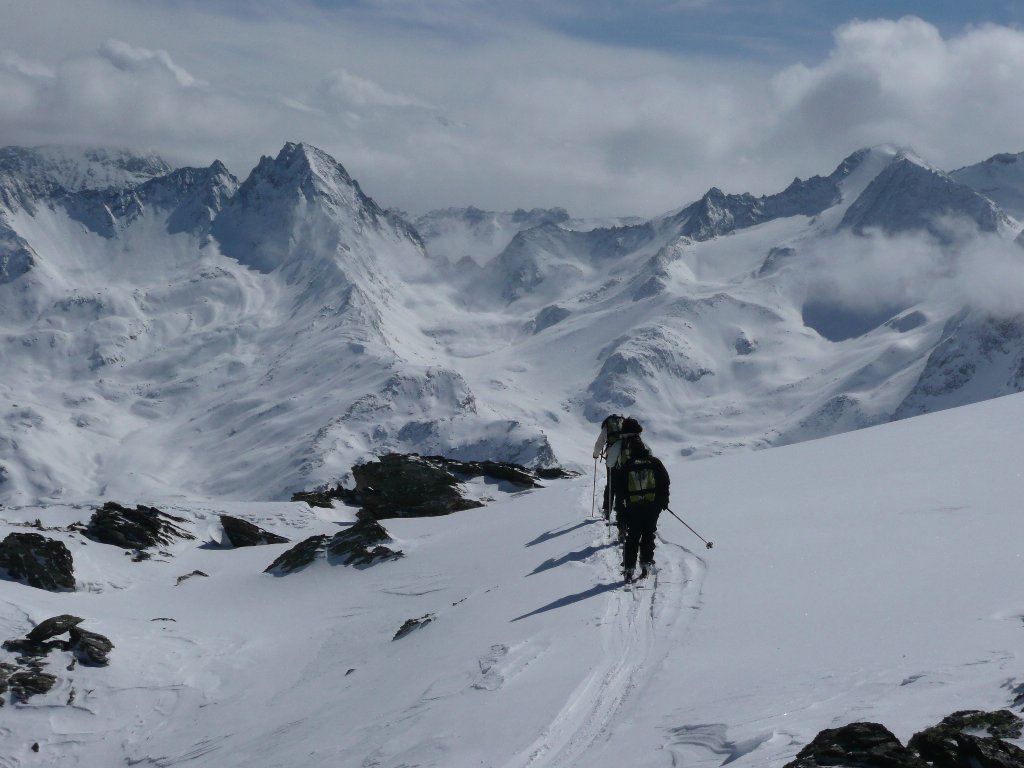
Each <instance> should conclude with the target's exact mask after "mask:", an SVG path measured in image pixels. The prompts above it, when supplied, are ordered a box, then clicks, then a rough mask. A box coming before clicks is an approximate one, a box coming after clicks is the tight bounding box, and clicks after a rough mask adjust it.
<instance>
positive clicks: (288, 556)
mask: <svg viewBox="0 0 1024 768" xmlns="http://www.w3.org/2000/svg"><path fill="white" fill-rule="evenodd" d="M391 541H392V538H391V536H390V535H388V532H387V531H386V530H384V527H383V526H382V525H381V524H380V523H377V522H375V521H372V520H361V521H359V522H357V523H356V524H355V525H353V526H352V527H351V528H349V529H348V530H345V531H342V532H341V533H338V534H335V535H334V536H327V535H326V534H322V535H320V536H311V537H310V538H308V539H306V540H305V541H302V542H299V543H298V544H297V545H295V546H294V547H292V548H291V549H289V550H288V551H287V552H285V553H283V554H282V555H281V556H280V557H278V558H277V559H276V560H274V562H273V563H271V564H270V565H269V566H268V567H267V568H266V570H265V571H264V573H272V574H273V575H275V576H285V575H287V574H289V573H294V572H295V571H299V570H302V569H303V568H305V567H306V566H308V565H310V564H311V563H313V562H315V561H316V560H320V559H324V560H327V562H329V563H330V564H331V565H351V566H355V567H363V568H365V567H368V566H371V565H374V564H376V563H379V562H382V561H384V560H395V559H397V558H399V557H403V556H404V555H403V553H402V552H399V551H395V550H393V549H391V548H390V547H387V546H385V545H386V544H389V543H391Z"/></svg>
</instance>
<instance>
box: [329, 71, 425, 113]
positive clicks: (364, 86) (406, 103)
mask: <svg viewBox="0 0 1024 768" xmlns="http://www.w3.org/2000/svg"><path fill="white" fill-rule="evenodd" d="M316 95H317V97H318V101H319V106H322V107H324V108H327V109H331V108H334V109H338V108H341V109H353V108H355V109H358V108H360V107H422V106H424V105H423V104H421V103H420V102H419V101H417V100H416V99H413V98H410V97H408V96H403V95H402V94H400V93H392V92H390V91H387V90H385V89H384V88H382V87H381V86H380V85H378V84H377V83H375V82H373V81H372V80H368V79H366V78H365V77H360V76H359V75H354V74H352V73H351V72H348V71H347V70H345V69H336V70H334V71H333V72H331V73H330V74H328V75H327V76H326V77H325V78H324V79H323V80H322V81H321V82H320V85H319V86H318V88H317V93H316Z"/></svg>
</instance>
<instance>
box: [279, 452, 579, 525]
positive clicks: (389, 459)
mask: <svg viewBox="0 0 1024 768" xmlns="http://www.w3.org/2000/svg"><path fill="white" fill-rule="evenodd" d="M352 475H353V477H354V478H355V482H356V487H355V488H354V489H351V490H350V489H347V488H344V487H343V486H342V485H341V484H340V483H339V484H338V485H336V486H335V487H334V488H328V487H324V488H319V489H317V490H315V491H303V492H301V493H296V494H294V495H293V496H292V501H304V502H306V503H307V504H309V505H310V506H314V507H326V508H331V507H333V506H334V502H335V501H341V502H343V503H345V504H348V505H351V506H358V507H362V509H361V510H360V517H361V518H368V519H373V520H384V519H387V518H391V517H432V516H436V515H448V514H451V513H452V512H458V511H461V510H465V509H475V508H477V507H481V506H483V504H481V503H480V502H478V501H473V500H471V499H465V498H463V497H462V494H461V492H460V491H459V483H460V482H463V481H465V480H469V479H472V478H476V477H483V478H486V479H489V480H494V481H497V482H505V483H509V484H510V485H512V486H514V487H515V488H521V489H530V488H540V487H541V485H540V484H539V483H538V482H537V480H538V478H543V479H556V478H568V477H577V476H578V473H575V472H569V471H567V470H564V469H561V468H560V467H551V468H547V469H538V470H536V471H531V470H529V469H527V468H526V467H524V466H521V465H519V464H512V463H510V462H501V461H457V460H455V459H448V458H445V457H443V456H419V455H416V454H401V453H389V454H386V455H384V456H382V457H381V458H380V459H379V460H378V461H371V462H367V463H365V464H357V465H356V466H354V467H353V468H352Z"/></svg>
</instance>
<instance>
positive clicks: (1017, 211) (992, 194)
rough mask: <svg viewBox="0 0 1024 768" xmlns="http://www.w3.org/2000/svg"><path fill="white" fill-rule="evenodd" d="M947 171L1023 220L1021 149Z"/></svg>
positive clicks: (1022, 159)
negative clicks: (1017, 151)
mask: <svg viewBox="0 0 1024 768" xmlns="http://www.w3.org/2000/svg"><path fill="white" fill-rule="evenodd" d="M949 175H950V176H952V177H953V178H954V179H956V180H957V181H959V182H960V183H961V184H966V185H967V186H968V187H971V188H972V189H975V190H977V191H978V192H980V193H981V194H983V195H985V197H987V198H989V199H990V200H992V201H994V202H995V203H997V204H998V205H999V206H1000V207H1001V208H1002V209H1003V210H1004V211H1006V212H1007V213H1009V214H1010V215H1011V216H1013V217H1015V218H1016V219H1018V220H1019V221H1024V152H1020V153H1018V154H1016V155H1013V154H1008V153H1004V154H999V155H993V156H992V157H990V158H989V159H988V160H986V161H985V162H983V163H978V164H977V165H969V166H967V167H966V168H960V169H958V170H956V171H953V172H951V173H950V174H949Z"/></svg>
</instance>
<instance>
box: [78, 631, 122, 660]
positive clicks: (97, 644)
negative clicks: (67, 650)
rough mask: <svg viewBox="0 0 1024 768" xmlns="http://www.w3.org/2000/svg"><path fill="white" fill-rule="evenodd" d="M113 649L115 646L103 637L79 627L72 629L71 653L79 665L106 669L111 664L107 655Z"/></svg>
mask: <svg viewBox="0 0 1024 768" xmlns="http://www.w3.org/2000/svg"><path fill="white" fill-rule="evenodd" d="M113 649H114V644H113V643H112V642H110V640H109V639H107V638H106V637H104V636H103V635H100V634H98V633H96V632H89V631H88V630H85V629H81V628H79V627H72V628H71V652H72V653H73V654H74V655H75V658H76V659H78V663H79V664H82V665H83V666H86V667H105V666H107V664H108V663H109V660H108V659H107V654H109V653H110V652H111V651H112V650H113Z"/></svg>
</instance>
